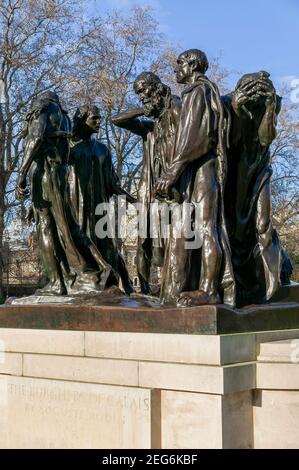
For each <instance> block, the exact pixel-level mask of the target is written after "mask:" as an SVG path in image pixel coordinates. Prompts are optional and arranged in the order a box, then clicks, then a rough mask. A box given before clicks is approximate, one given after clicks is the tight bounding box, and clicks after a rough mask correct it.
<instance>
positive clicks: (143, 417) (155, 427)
mask: <svg viewBox="0 0 299 470" xmlns="http://www.w3.org/2000/svg"><path fill="white" fill-rule="evenodd" d="M296 338H299V329H298V330H295V329H293V330H285V331H268V332H259V333H246V334H228V335H207V334H205V335H196V334H193V335H188V334H162V333H160V334H157V333H130V332H94V331H58V330H38V329H26V330H25V329H20V328H19V329H10V328H2V329H0V351H1V352H0V448H43V449H46V448H110V449H112V448H131V449H133V448H145V449H147V448H178V449H179V448H182V449H187V448H206V449H207V448H218V449H221V448H242V449H244V448H254V447H256V448H260V447H272V448H276V447H282V446H283V447H298V448H299V435H298V429H299V413H298V410H299V381H298V371H299V365H298V364H297V363H296V361H294V358H296V357H297V356H296V354H297V352H298V351H296V350H295V349H296V346H295V347H294V345H298V344H299V341H298V342H296V341H294V340H295V339H296ZM297 347H298V348H299V346H297ZM298 357H299V354H298Z"/></svg>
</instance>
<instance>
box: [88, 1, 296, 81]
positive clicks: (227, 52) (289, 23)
mask: <svg viewBox="0 0 299 470" xmlns="http://www.w3.org/2000/svg"><path fill="white" fill-rule="evenodd" d="M89 1H90V6H91V7H92V9H93V10H94V11H95V12H98V13H102V12H104V11H105V10H108V9H111V8H117V9H122V10H124V11H128V10H129V8H130V7H131V6H133V5H151V6H152V7H153V9H154V15H155V17H156V18H157V20H158V21H159V23H160V29H161V31H162V32H163V33H164V34H165V35H166V37H167V38H168V40H169V41H170V42H172V43H175V44H178V45H179V46H180V47H181V48H182V49H188V48H199V49H202V50H204V51H205V52H206V53H207V54H208V56H210V57H216V56H219V55H221V63H222V65H223V66H224V67H226V68H228V69H230V70H232V71H235V72H237V73H247V72H252V71H258V70H267V71H269V72H270V73H271V76H272V79H273V81H274V82H276V83H277V84H278V83H279V82H281V81H283V80H285V81H289V80H290V78H291V77H293V78H295V77H297V78H299V60H298V59H299V53H298V46H299V0H250V1H248V2H245V1H244V0H243V1H242V0H89Z"/></svg>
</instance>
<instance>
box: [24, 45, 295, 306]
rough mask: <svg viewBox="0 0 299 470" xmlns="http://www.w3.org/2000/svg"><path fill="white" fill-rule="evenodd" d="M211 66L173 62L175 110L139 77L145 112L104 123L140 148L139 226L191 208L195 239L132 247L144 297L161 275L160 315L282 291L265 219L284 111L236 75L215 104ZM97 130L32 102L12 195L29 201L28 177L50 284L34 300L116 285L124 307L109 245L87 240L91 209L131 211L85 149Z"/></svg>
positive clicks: (91, 147) (93, 217) (53, 106)
mask: <svg viewBox="0 0 299 470" xmlns="http://www.w3.org/2000/svg"><path fill="white" fill-rule="evenodd" d="M208 66H209V64H208V60H207V57H206V55H205V54H204V53H203V52H202V51H199V50H197V49H191V50H188V51H185V52H184V53H182V54H181V55H180V56H179V57H178V60H177V66H176V70H175V72H176V78H177V82H178V83H180V84H183V85H184V90H183V92H182V97H181V99H180V98H178V97H177V96H174V95H172V94H171V90H170V88H169V87H168V86H167V85H165V84H164V83H162V82H161V80H160V79H159V77H158V76H157V75H155V74H153V73H152V72H144V73H142V74H141V75H139V76H138V77H137V78H136V80H135V83H134V91H135V92H136V94H137V95H138V97H139V99H140V101H141V103H142V107H141V108H137V109H131V110H128V111H125V112H122V113H121V114H119V115H117V116H114V117H113V119H112V122H113V124H114V125H116V126H120V127H122V128H125V129H127V130H129V131H131V132H133V133H135V134H137V135H138V136H140V137H141V138H142V140H143V155H144V157H143V158H144V159H143V168H142V173H141V176H140V182H139V189H138V195H137V200H138V203H139V205H141V206H142V208H143V211H144V212H145V214H146V217H147V218H150V211H151V204H153V203H155V202H159V204H160V205H162V206H163V207H164V206H165V205H172V206H175V207H177V208H178V209H180V208H181V207H182V206H183V205H184V204H186V203H188V204H189V206H190V207H191V208H193V209H191V211H193V212H192V214H191V218H192V224H193V229H194V230H193V239H191V238H192V237H191V238H190V237H189V238H188V236H185V235H182V236H180V237H177V236H175V230H174V222H173V219H171V220H170V230H169V233H168V236H167V237H166V236H164V234H163V233H161V232H160V231H159V230H158V231H157V234H156V236H155V237H152V236H151V234H150V233H149V231H147V232H146V233H145V234H144V233H143V234H142V235H139V236H138V246H137V272H138V276H139V280H140V286H141V292H142V294H144V295H148V294H150V293H151V292H150V282H149V279H150V272H151V267H152V266H153V265H155V266H158V267H160V268H161V269H162V279H161V289H160V302H161V303H162V304H164V305H167V304H176V305H178V306H194V305H203V304H219V303H226V304H228V305H231V306H236V305H237V306H243V305H248V304H251V303H263V302H265V301H269V300H270V299H271V298H272V297H273V295H274V293H275V292H276V291H277V289H278V288H279V286H280V285H281V283H282V282H284V281H286V280H287V279H288V273H287V274H286V275H284V276H283V275H282V272H283V271H282V265H283V260H284V251H283V249H282V247H281V246H280V243H279V239H278V235H277V233H276V231H275V229H274V228H273V226H272V219H271V189H270V177H271V165H270V152H269V147H270V145H271V143H272V141H273V140H274V138H275V135H276V130H275V126H276V119H277V115H278V113H279V111H280V105H281V99H280V97H278V96H277V94H276V92H275V88H274V86H273V83H272V82H271V80H270V78H269V74H268V73H267V72H259V73H252V74H248V75H244V76H243V77H242V78H241V79H240V80H239V82H238V84H237V86H236V89H235V90H234V91H233V92H232V93H230V94H229V95H227V96H220V93H219V90H218V88H217V85H215V84H214V83H213V82H211V81H210V80H209V79H208V77H207V76H206V72H207V70H208ZM99 126H100V114H99V110H98V108H97V107H96V106H84V107H82V108H79V109H78V110H77V111H76V114H75V116H74V119H73V126H71V122H70V119H69V117H68V115H67V113H66V112H65V111H64V110H63V108H62V106H61V104H60V102H59V98H58V96H57V95H56V94H55V93H53V92H46V93H44V94H43V95H41V96H40V97H39V98H38V99H36V100H35V102H34V103H33V104H32V106H31V109H30V110H29V112H28V113H27V115H26V119H25V128H24V162H23V164H22V167H21V170H20V175H19V179H18V183H17V189H16V192H17V196H18V197H19V198H21V199H22V198H26V197H28V195H29V191H28V190H27V186H26V179H27V176H28V177H29V180H30V192H31V198H32V208H33V217H34V219H35V222H36V226H37V233H38V238H39V245H40V248H41V254H42V258H43V261H44V266H45V270H46V274H47V277H48V279H49V283H48V284H47V285H46V286H45V287H44V288H43V289H40V290H39V292H38V293H39V295H42V294H45V295H52V294H53V295H65V294H74V295H75V294H77V295H78V294H79V295H80V294H82V293H93V292H102V291H103V290H104V289H105V288H108V287H110V286H114V285H117V284H118V282H119V279H121V281H122V286H123V289H124V291H125V293H126V294H127V295H130V294H131V293H132V292H133V290H134V289H133V286H132V283H131V280H130V277H129V274H128V271H127V268H126V265H125V262H124V259H123V258H122V255H121V254H120V252H119V250H118V248H117V243H116V240H115V239H114V238H113V237H112V238H111V237H110V238H108V237H106V238H103V239H100V238H98V237H97V236H96V233H95V226H96V223H97V221H98V220H99V218H100V217H101V216H98V215H97V214H96V207H97V205H98V204H101V203H104V202H109V200H110V198H111V196H113V195H124V196H125V197H126V198H127V200H128V202H130V203H134V202H135V200H134V198H133V197H132V196H131V195H130V194H128V193H127V192H126V191H125V190H124V189H123V188H122V186H121V183H120V180H119V178H118V176H117V174H116V172H115V170H114V167H113V164H112V158H111V155H110V152H109V150H108V148H107V147H106V146H105V145H104V144H103V143H101V142H99V141H98V140H96V139H94V138H92V136H93V134H96V133H97V132H98V130H99ZM196 214H197V215H198V214H199V217H197V216H196ZM194 239H197V240H198V243H197V244H195V245H194V246H192V243H191V244H190V241H192V240H193V241H194ZM188 242H189V243H188Z"/></svg>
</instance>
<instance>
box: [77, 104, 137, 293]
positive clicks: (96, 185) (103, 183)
mask: <svg viewBox="0 0 299 470" xmlns="http://www.w3.org/2000/svg"><path fill="white" fill-rule="evenodd" d="M100 122H101V116H100V111H99V109H98V108H97V107H96V106H88V105H86V106H83V107H82V108H78V109H77V111H76V113H75V116H74V119H73V132H72V140H71V149H70V157H69V171H68V183H69V189H70V199H71V203H72V208H73V210H74V214H75V219H76V220H77V222H78V223H79V225H80V228H81V230H82V231H83V232H84V233H86V234H87V235H88V237H89V238H90V239H91V240H92V241H93V242H94V244H95V245H96V247H97V248H98V250H99V251H100V253H101V255H102V256H103V258H104V260H105V261H106V262H107V263H109V265H110V266H112V267H113V269H114V271H116V272H118V273H119V275H120V277H121V279H122V283H123V286H124V289H125V291H126V293H127V294H130V293H131V292H133V290H134V289H133V286H132V282H131V280H130V277H129V274H128V271H127V268H126V265H125V262H124V260H123V257H122V255H121V254H120V252H119V250H118V249H117V245H116V241H115V237H113V236H110V237H108V236H106V237H103V238H100V237H99V236H97V235H96V224H97V223H98V222H99V221H100V220H101V218H102V217H103V215H97V214H96V208H97V207H98V205H99V204H105V203H106V204H107V203H109V201H110V198H111V197H112V196H113V195H125V196H126V197H127V200H128V201H129V202H134V198H133V197H132V196H131V195H130V194H129V193H127V191H125V190H124V189H123V188H122V187H121V184H120V181H119V178H118V176H117V174H116V171H115V169H114V166H113V163H112V157H111V154H110V152H109V150H108V147H106V145H104V144H103V143H102V142H100V141H98V140H97V139H95V138H92V136H93V134H95V133H97V132H98V131H99V129H100ZM111 283H113V279H111V278H110V284H111ZM114 283H116V284H117V280H116V279H115V280H114Z"/></svg>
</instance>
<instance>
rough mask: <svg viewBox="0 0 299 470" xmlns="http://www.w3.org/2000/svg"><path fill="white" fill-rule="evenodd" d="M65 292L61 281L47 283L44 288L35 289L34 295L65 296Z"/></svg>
mask: <svg viewBox="0 0 299 470" xmlns="http://www.w3.org/2000/svg"><path fill="white" fill-rule="evenodd" d="M66 293H67V291H66V288H65V286H64V285H63V284H62V282H61V281H59V280H58V281H55V282H49V283H48V284H47V285H46V286H45V287H42V288H41V289H37V290H36V291H35V293H34V295H66Z"/></svg>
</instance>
